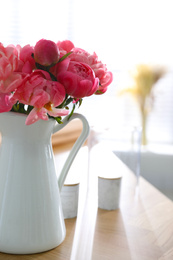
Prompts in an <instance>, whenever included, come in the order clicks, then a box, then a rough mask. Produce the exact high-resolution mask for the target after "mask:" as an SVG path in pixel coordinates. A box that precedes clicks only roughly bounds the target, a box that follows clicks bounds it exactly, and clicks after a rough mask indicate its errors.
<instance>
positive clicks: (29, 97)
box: [13, 70, 68, 125]
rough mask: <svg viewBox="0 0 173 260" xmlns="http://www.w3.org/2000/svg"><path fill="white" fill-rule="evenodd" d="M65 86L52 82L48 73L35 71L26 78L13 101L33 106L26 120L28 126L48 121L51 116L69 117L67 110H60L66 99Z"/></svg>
mask: <svg viewBox="0 0 173 260" xmlns="http://www.w3.org/2000/svg"><path fill="white" fill-rule="evenodd" d="M65 96H66V92H65V89H64V86H63V85H62V84H60V83H59V82H57V81H52V80H51V78H50V75H49V73H48V72H46V71H42V70H35V71H34V72H32V73H31V74H30V75H29V76H27V77H25V79H24V80H23V82H22V84H21V86H20V88H18V90H17V92H16V93H14V96H13V99H15V100H18V101H19V102H20V103H23V104H26V105H30V106H33V107H34V109H32V111H31V112H30V114H29V115H28V117H27V119H26V124H27V125H28V124H32V123H34V122H36V121H38V120H39V119H43V120H48V115H47V114H49V115H50V116H61V115H67V114H68V111H67V110H66V109H58V108H56V107H57V106H59V105H60V104H61V103H62V102H63V101H64V99H65Z"/></svg>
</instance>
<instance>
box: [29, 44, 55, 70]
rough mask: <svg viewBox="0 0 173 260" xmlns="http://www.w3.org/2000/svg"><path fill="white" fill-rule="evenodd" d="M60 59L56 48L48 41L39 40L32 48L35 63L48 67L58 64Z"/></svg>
mask: <svg viewBox="0 0 173 260" xmlns="http://www.w3.org/2000/svg"><path fill="white" fill-rule="evenodd" d="M59 57H60V54H59V49H58V46H57V45H56V44H55V43H54V42H53V41H49V40H44V39H42V40H40V41H38V42H37V43H36V45H35V48H34V59H35V62H36V63H38V64H40V65H43V66H50V65H52V64H55V63H57V62H58V60H59Z"/></svg>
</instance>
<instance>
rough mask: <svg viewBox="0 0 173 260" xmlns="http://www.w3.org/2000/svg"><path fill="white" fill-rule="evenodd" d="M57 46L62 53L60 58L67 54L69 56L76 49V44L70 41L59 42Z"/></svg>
mask: <svg viewBox="0 0 173 260" xmlns="http://www.w3.org/2000/svg"><path fill="white" fill-rule="evenodd" d="M57 46H58V48H59V51H60V57H62V56H64V55H65V54H67V53H69V52H71V51H72V49H73V48H74V44H73V43H72V42H71V41H69V40H65V41H59V42H57Z"/></svg>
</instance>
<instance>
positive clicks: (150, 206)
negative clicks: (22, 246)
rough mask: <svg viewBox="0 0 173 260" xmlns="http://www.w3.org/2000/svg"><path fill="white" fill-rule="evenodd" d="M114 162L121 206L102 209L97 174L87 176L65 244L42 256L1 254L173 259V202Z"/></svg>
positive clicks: (41, 259)
mask: <svg viewBox="0 0 173 260" xmlns="http://www.w3.org/2000/svg"><path fill="white" fill-rule="evenodd" d="M115 161H116V163H117V169H118V170H119V171H120V170H121V172H122V173H123V180H122V189H121V201H120V208H119V209H118V210H114V211H106V210H101V209H98V207H97V185H96V184H97V179H96V175H95V174H93V175H90V177H89V179H88V178H87V175H86V174H85V175H84V176H83V179H81V184H80V185H81V187H80V200H79V213H78V217H77V218H73V219H67V220H65V224H66V229H67V234H66V238H65V241H64V242H63V243H62V244H61V245H60V246H58V247H57V248H55V249H53V250H51V251H49V252H45V253H41V254H34V255H8V254H3V253H0V259H3V260H9V259H10V260H13V259H14V260H15V259H16V260H20V259H23V260H25V259H26V260H27V259H28V260H31V259H36V260H49V259H51V260H55V259H58V260H68V259H70V260H90V259H92V260H102V259H103V260H113V259H117V260H126V259H127V260H130V259H132V260H155V259H157V260H158V259H159V260H162V259H170V260H171V259H173V202H172V201H171V200H169V199H168V198H167V197H165V196H164V195H163V194H162V193H160V192H159V191H158V190H157V189H156V188H154V187H153V186H152V185H150V184H149V183H148V182H147V181H145V180H144V179H143V178H141V177H140V183H139V190H137V189H136V178H135V176H134V174H133V173H132V172H131V171H130V170H129V169H128V168H127V167H126V166H125V165H124V164H123V163H122V162H120V161H119V160H118V159H117V158H115ZM81 174H82V173H81ZM82 180H83V181H82ZM86 183H88V184H89V188H88V187H86Z"/></svg>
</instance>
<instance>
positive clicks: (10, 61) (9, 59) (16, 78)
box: [0, 44, 22, 93]
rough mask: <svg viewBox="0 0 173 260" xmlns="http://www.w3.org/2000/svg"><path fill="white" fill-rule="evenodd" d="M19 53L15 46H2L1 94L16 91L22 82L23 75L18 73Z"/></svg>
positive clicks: (0, 48)
mask: <svg viewBox="0 0 173 260" xmlns="http://www.w3.org/2000/svg"><path fill="white" fill-rule="evenodd" d="M17 55H18V53H17V51H16V49H15V47H14V46H7V47H6V48H5V47H4V46H3V45H2V44H0V92H2V93H9V92H12V91H14V90H15V89H16V88H18V87H19V85H20V84H21V82H22V75H21V73H18V72H16V69H17V67H18V56H17Z"/></svg>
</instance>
